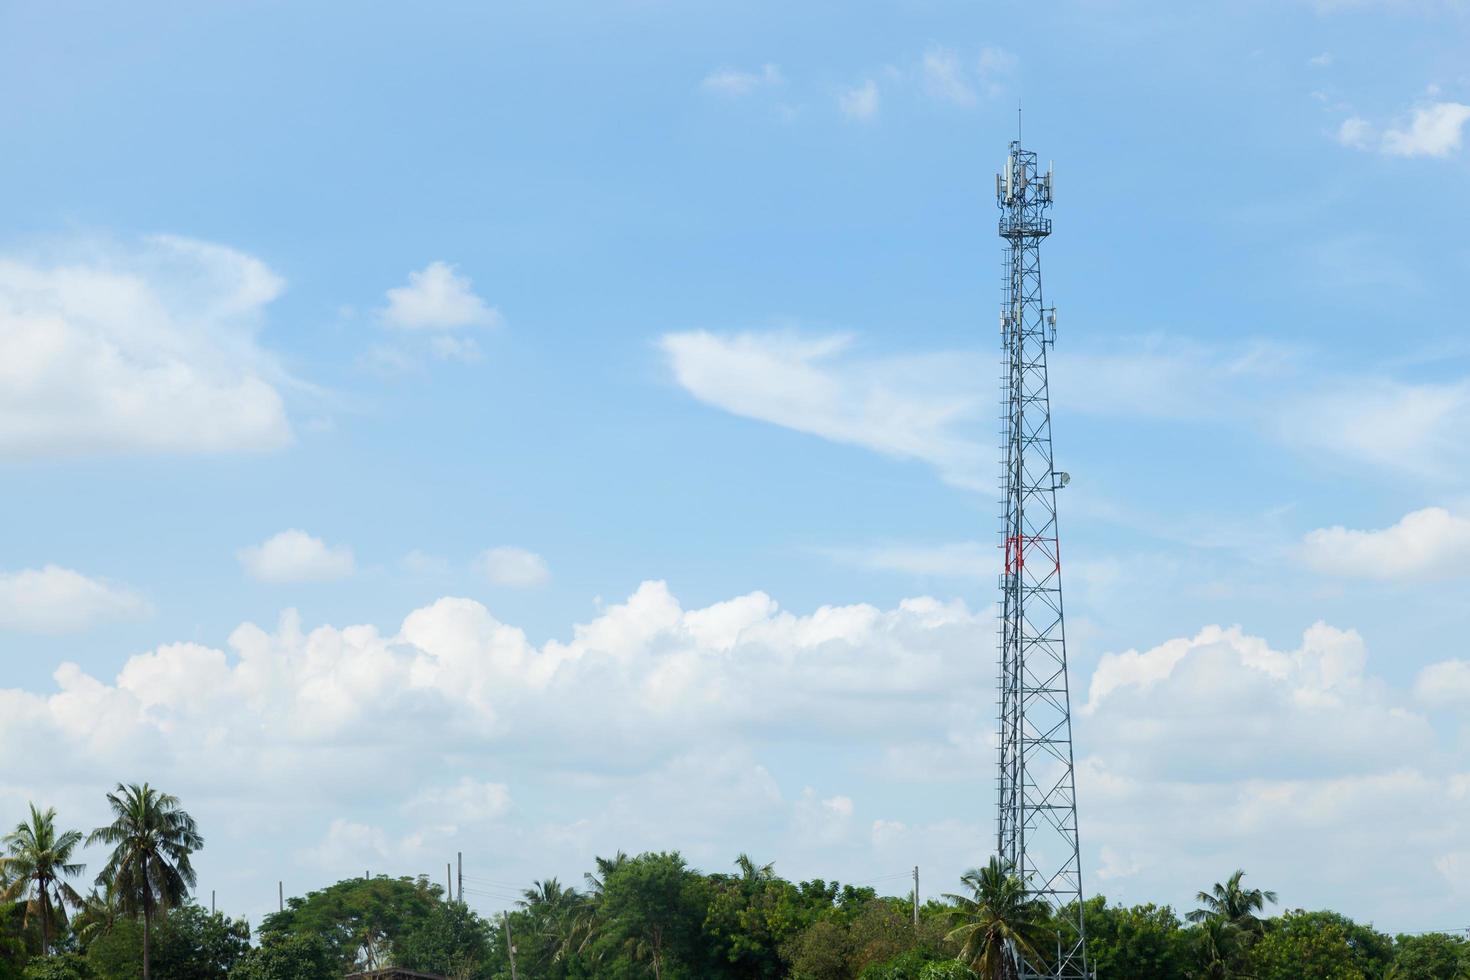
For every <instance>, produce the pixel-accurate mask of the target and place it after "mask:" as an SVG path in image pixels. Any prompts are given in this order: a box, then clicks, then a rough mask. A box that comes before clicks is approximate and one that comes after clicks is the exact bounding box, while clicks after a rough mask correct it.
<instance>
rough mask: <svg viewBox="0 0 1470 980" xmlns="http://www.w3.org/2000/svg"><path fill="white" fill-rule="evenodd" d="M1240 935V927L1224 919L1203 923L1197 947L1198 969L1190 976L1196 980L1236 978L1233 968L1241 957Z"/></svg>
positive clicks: (1206, 920)
mask: <svg viewBox="0 0 1470 980" xmlns="http://www.w3.org/2000/svg"><path fill="white" fill-rule="evenodd" d="M1239 935H1240V929H1239V927H1238V926H1236V925H1235V924H1234V923H1232V922H1227V921H1225V920H1224V919H1205V920H1204V921H1203V922H1201V923H1200V926H1199V930H1198V938H1197V940H1196V942H1197V944H1198V945H1197V946H1196V947H1195V955H1196V956H1197V958H1198V959H1197V963H1198V967H1197V968H1196V969H1195V970H1194V971H1193V972H1191V973H1190V976H1191V977H1193V978H1195V980H1229V978H1230V977H1232V976H1235V975H1236V974H1235V973H1233V972H1232V966H1233V964H1234V963H1235V962H1236V960H1237V959H1239V955H1240V945H1239Z"/></svg>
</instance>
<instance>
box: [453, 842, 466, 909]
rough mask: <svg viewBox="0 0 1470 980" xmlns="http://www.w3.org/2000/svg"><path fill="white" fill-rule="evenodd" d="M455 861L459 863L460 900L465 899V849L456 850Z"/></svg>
mask: <svg viewBox="0 0 1470 980" xmlns="http://www.w3.org/2000/svg"><path fill="white" fill-rule="evenodd" d="M455 861H456V863H457V864H458V865H459V900H460V901H461V902H463V901H464V851H456V852H455Z"/></svg>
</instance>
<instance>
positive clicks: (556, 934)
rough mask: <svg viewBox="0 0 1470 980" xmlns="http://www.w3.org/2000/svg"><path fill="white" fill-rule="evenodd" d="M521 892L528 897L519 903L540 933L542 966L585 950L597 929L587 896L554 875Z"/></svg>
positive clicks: (564, 959)
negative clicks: (545, 958) (542, 950)
mask: <svg viewBox="0 0 1470 980" xmlns="http://www.w3.org/2000/svg"><path fill="white" fill-rule="evenodd" d="M521 894H522V895H523V896H525V897H524V898H522V899H521V900H520V901H518V902H516V904H517V905H519V906H520V907H521V908H523V909H525V910H526V911H527V912H528V913H530V916H531V920H532V921H533V922H534V923H535V924H536V929H537V931H538V932H539V933H540V936H541V939H542V942H543V944H544V945H543V947H542V948H543V949H544V950H545V951H546V957H547V962H546V963H544V964H542V965H543V966H549V965H551V964H555V963H561V962H565V961H566V960H569V959H570V958H571V957H572V956H573V955H577V954H582V953H585V952H586V949H587V946H588V943H589V942H590V941H591V939H592V937H593V935H594V934H595V932H596V928H595V924H594V922H593V914H592V905H591V903H590V902H589V901H588V899H587V897H586V896H584V895H581V894H579V893H578V892H577V890H576V889H575V888H569V887H567V886H565V885H563V884H562V883H561V882H559V881H557V880H556V879H555V878H547V879H546V880H545V881H535V882H532V883H531V887H530V888H527V889H526V890H525V891H523V892H521Z"/></svg>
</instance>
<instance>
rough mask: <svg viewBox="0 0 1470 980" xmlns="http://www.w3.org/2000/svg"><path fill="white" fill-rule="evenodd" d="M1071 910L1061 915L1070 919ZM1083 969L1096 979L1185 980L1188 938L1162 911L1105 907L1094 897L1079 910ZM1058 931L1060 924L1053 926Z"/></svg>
mask: <svg viewBox="0 0 1470 980" xmlns="http://www.w3.org/2000/svg"><path fill="white" fill-rule="evenodd" d="M1075 909H1076V906H1075V905H1074V906H1072V907H1071V908H1070V909H1068V910H1066V912H1067V913H1068V914H1075ZM1082 910H1083V911H1082V915H1083V921H1084V925H1085V927H1086V929H1087V959H1088V966H1090V967H1092V968H1094V969H1096V970H1097V974H1098V976H1100V977H1149V978H1151V980H1185V978H1186V977H1187V976H1188V973H1187V971H1188V968H1189V961H1190V948H1189V934H1188V933H1187V932H1185V930H1184V929H1183V928H1182V923H1181V922H1180V921H1179V917H1178V916H1177V915H1175V914H1174V910H1173V909H1171V908H1169V907H1168V906H1167V905H1165V906H1162V907H1161V906H1158V905H1152V904H1149V905H1135V906H1132V907H1126V906H1122V905H1109V904H1108V903H1107V899H1105V898H1103V897H1102V896H1100V895H1099V896H1095V897H1093V898H1090V899H1088V900H1087V901H1086V903H1084V905H1083V907H1082ZM1058 925H1060V924H1058Z"/></svg>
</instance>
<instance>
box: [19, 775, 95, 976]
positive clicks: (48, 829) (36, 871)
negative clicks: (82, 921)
mask: <svg viewBox="0 0 1470 980" xmlns="http://www.w3.org/2000/svg"><path fill="white" fill-rule="evenodd" d="M81 842H82V832H81V831H80V830H67V831H62V832H61V833H57V831H56V810H55V808H48V809H47V810H46V811H45V812H44V813H43V812H41V811H40V810H39V809H37V808H36V804H34V803H32V804H31V815H30V818H29V819H28V820H26V821H24V822H22V823H20V824H18V825H17V826H16V828H15V829H14V830H13V831H11V832H10V833H8V834H6V835H5V839H4V841H3V845H4V848H5V856H4V857H3V858H0V867H3V869H4V875H3V878H4V880H5V881H6V882H7V884H6V885H5V887H4V890H3V892H0V901H4V902H14V901H17V900H19V899H21V898H25V899H27V901H26V911H25V923H26V924H27V925H29V924H30V920H31V917H32V916H39V917H40V920H41V955H42V956H48V955H50V953H51V923H52V917H53V915H54V914H55V913H56V912H61V913H62V915H63V917H64V916H65V914H66V906H67V905H72V906H77V905H80V904H81V903H82V899H81V896H80V895H78V894H77V893H76V890H75V889H73V888H72V887H71V885H68V884H67V883H66V879H67V878H72V877H75V876H76V875H79V874H81V873H82V871H83V870H84V869H85V867H86V866H85V865H82V864H76V863H74V862H73V861H72V859H71V856H72V852H73V851H75V850H76V848H77V845H78V844H80V843H81ZM63 921H64V919H63Z"/></svg>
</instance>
